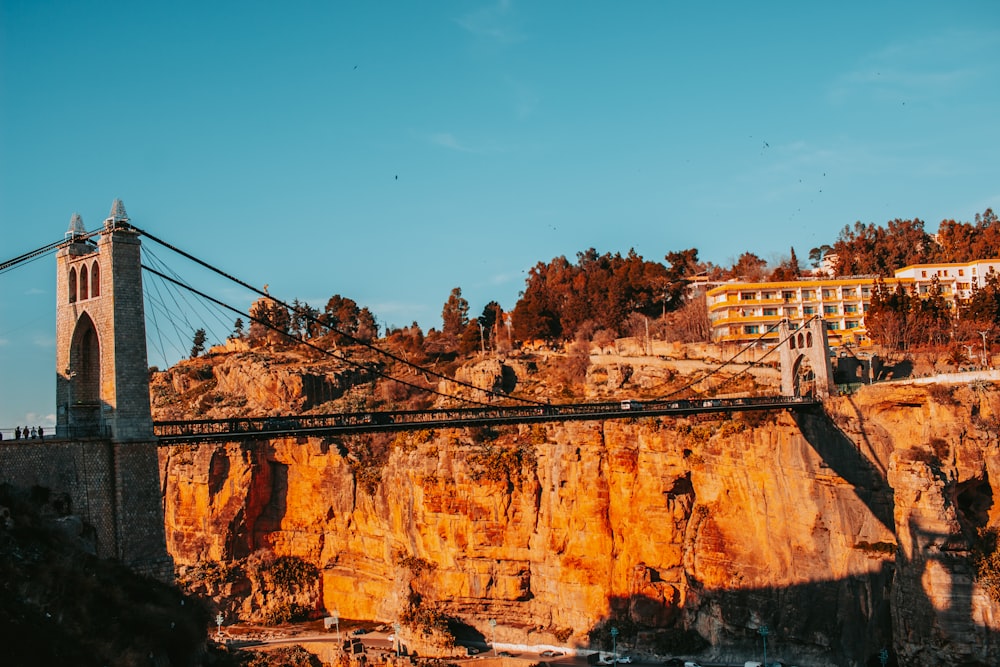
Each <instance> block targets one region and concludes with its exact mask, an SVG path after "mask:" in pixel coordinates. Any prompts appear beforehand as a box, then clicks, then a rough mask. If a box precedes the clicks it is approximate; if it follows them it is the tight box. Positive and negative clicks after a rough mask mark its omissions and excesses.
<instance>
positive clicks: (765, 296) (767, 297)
mask: <svg viewBox="0 0 1000 667" xmlns="http://www.w3.org/2000/svg"><path fill="white" fill-rule="evenodd" d="M761 298H762V299H764V300H765V301H767V300H770V299H773V298H774V292H764V294H763V295H761Z"/></svg>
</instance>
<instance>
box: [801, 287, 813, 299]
mask: <svg viewBox="0 0 1000 667" xmlns="http://www.w3.org/2000/svg"><path fill="white" fill-rule="evenodd" d="M812 298H813V291H812V290H811V289H804V290H802V300H803V301H812Z"/></svg>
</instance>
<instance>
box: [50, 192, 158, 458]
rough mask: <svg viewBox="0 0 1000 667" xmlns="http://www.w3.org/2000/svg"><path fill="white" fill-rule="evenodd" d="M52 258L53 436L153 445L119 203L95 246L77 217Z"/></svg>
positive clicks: (137, 279) (128, 243)
mask: <svg viewBox="0 0 1000 667" xmlns="http://www.w3.org/2000/svg"><path fill="white" fill-rule="evenodd" d="M66 235H67V237H68V239H67V240H69V241H70V243H69V244H68V245H66V246H65V247H64V248H63V249H62V250H60V251H59V253H58V254H57V255H56V275H57V278H56V295H57V296H56V300H57V306H56V370H57V379H56V434H57V435H59V436H61V437H71V438H76V437H89V436H101V437H105V438H108V437H110V438H111V440H112V441H115V442H129V441H147V442H148V441H151V440H153V422H152V417H151V415H150V405H149V369H148V366H147V363H148V362H147V358H146V324H145V313H144V309H143V301H142V265H141V260H140V256H139V234H138V232H137V231H136V230H135V228H134V227H132V226H131V225H130V224H129V218H128V215H127V214H126V213H125V206H124V204H122V202H121V200H120V199H116V200H115V202H114V204H113V205H112V208H111V215H110V216H109V217H108V219H107V220H105V221H104V230H103V232H102V233H101V236H100V241H98V242H97V243H94V242H93V241H92V240H90V239H87V238H86V230H85V229H84V227H83V221H82V220H81V219H80V216H79V215H76V214H74V215H73V218H72V220H71V221H70V226H69V230H68V231H67V232H66Z"/></svg>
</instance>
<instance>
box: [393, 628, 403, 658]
mask: <svg viewBox="0 0 1000 667" xmlns="http://www.w3.org/2000/svg"><path fill="white" fill-rule="evenodd" d="M400 627H401V626H400V625H399V623H393V624H392V629H393V630H395V631H396V634H395V635H393V636H394V638H395V639H396V641H395V644H396V657H397V658H398V657H399V629H400Z"/></svg>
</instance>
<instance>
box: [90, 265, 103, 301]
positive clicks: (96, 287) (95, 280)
mask: <svg viewBox="0 0 1000 667" xmlns="http://www.w3.org/2000/svg"><path fill="white" fill-rule="evenodd" d="M90 296H101V269H100V268H99V267H98V266H97V262H94V265H93V266H92V267H90Z"/></svg>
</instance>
